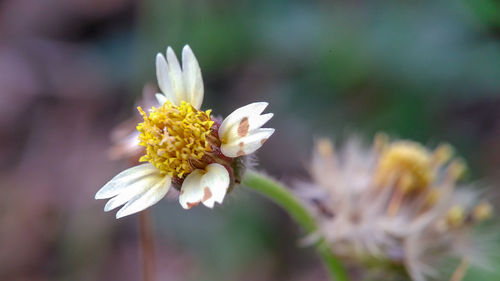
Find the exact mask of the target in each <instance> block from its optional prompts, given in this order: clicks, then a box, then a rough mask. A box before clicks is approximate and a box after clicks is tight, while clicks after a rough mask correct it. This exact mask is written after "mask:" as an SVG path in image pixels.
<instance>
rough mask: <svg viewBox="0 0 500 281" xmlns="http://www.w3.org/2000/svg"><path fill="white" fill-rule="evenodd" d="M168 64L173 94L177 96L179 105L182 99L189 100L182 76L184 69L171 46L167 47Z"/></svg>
mask: <svg viewBox="0 0 500 281" xmlns="http://www.w3.org/2000/svg"><path fill="white" fill-rule="evenodd" d="M167 64H168V71H169V77H170V84H171V85H172V89H173V90H174V91H173V95H174V96H175V98H176V101H177V105H179V104H180V103H181V102H182V101H186V102H189V99H188V97H186V94H185V89H184V81H183V78H182V70H181V65H180V64H179V61H178V60H177V56H175V53H174V50H172V48H171V47H168V48H167Z"/></svg>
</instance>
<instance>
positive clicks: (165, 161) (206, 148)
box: [137, 101, 214, 178]
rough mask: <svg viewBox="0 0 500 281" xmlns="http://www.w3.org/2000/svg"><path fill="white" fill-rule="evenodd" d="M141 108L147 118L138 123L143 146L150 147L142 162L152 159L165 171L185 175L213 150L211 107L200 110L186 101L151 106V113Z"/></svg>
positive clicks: (173, 174) (172, 175) (152, 161)
mask: <svg viewBox="0 0 500 281" xmlns="http://www.w3.org/2000/svg"><path fill="white" fill-rule="evenodd" d="M137 109H138V110H139V112H140V113H141V115H142V116H143V118H144V122H142V123H139V125H137V130H138V131H139V132H140V135H139V141H140V143H139V145H142V146H145V147H146V155H144V156H142V157H141V158H140V160H139V161H141V162H145V161H149V162H150V163H151V164H153V165H154V166H155V167H156V168H158V169H159V170H160V171H161V172H162V173H164V174H167V175H169V176H171V177H178V178H182V177H184V176H185V175H187V174H189V173H190V172H192V171H193V170H194V169H195V168H194V167H193V165H192V162H196V161H197V160H200V159H201V158H202V157H203V156H204V155H205V154H206V153H208V152H211V151H212V148H211V146H210V142H209V141H208V140H207V137H208V136H209V135H210V133H211V127H212V125H213V124H214V121H212V120H211V119H210V110H207V111H206V112H204V111H200V110H197V109H195V108H194V107H193V106H192V105H191V104H189V103H187V102H184V101H183V102H182V103H181V105H180V106H175V105H173V104H172V103H171V102H169V101H168V102H166V103H165V104H163V105H162V106H161V107H158V108H156V107H153V108H151V110H150V111H149V115H148V114H146V113H145V112H144V111H143V110H142V108H141V107H138V108H137ZM198 162H199V161H198Z"/></svg>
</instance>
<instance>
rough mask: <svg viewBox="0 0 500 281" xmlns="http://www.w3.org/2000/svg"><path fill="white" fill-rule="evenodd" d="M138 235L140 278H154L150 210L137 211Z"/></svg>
mask: <svg viewBox="0 0 500 281" xmlns="http://www.w3.org/2000/svg"><path fill="white" fill-rule="evenodd" d="M139 236H140V240H141V241H140V248H141V257H142V280H143V281H154V280H155V252H154V231H153V222H152V220H151V214H150V210H149V209H146V210H144V211H142V212H139Z"/></svg>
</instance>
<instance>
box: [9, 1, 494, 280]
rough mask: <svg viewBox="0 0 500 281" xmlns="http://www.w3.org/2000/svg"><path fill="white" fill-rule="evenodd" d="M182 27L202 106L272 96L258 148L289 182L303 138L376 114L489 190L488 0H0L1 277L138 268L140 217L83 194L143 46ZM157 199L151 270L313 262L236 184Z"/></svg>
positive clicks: (101, 178) (98, 178)
mask: <svg viewBox="0 0 500 281" xmlns="http://www.w3.org/2000/svg"><path fill="white" fill-rule="evenodd" d="M184 44H190V46H191V47H192V49H193V50H194V52H195V54H196V55H197V58H198V60H199V62H200V65H201V68H202V73H203V78H204V81H205V92H206V94H205V97H206V98H205V101H204V108H212V109H213V110H214V112H215V113H216V114H220V115H227V114H229V113H230V112H231V111H232V110H233V109H235V108H237V107H239V106H242V105H244V104H246V103H249V102H253V101H268V102H269V103H270V106H269V111H270V112H274V113H275V117H274V118H273V120H272V121H271V122H270V126H271V127H274V128H276V130H277V133H276V134H275V135H274V136H273V138H272V139H271V140H270V141H269V142H267V143H266V145H265V146H264V147H263V149H262V150H260V151H259V153H258V155H259V160H260V161H259V163H260V168H262V169H265V170H267V171H268V172H269V173H270V174H272V175H274V176H276V177H277V178H279V179H282V180H283V181H284V182H290V181H292V180H293V179H297V178H307V173H306V169H305V166H306V163H307V161H308V155H309V152H310V150H311V147H310V146H311V144H312V142H313V140H314V138H316V137H320V136H330V137H335V139H337V140H342V139H343V138H345V137H346V136H349V135H350V134H358V135H360V136H362V137H365V138H366V139H367V140H369V139H370V138H371V137H372V136H373V134H374V133H375V132H377V131H379V130H383V131H386V132H388V133H390V134H391V135H393V136H396V137H402V138H411V139H414V140H418V141H422V142H424V143H426V144H429V145H431V146H433V145H436V144H438V143H439V142H441V141H448V142H450V143H452V144H453V145H454V146H455V148H456V149H457V151H458V152H459V153H460V154H461V155H462V156H463V157H464V158H465V159H466V160H467V162H468V163H469V166H470V173H469V178H470V180H473V181H478V183H479V186H481V187H483V186H485V187H486V186H489V187H490V190H492V191H493V193H495V192H496V191H495V186H496V183H497V182H498V180H500V178H499V176H498V171H499V168H500V145H499V144H500V4H499V2H498V1H495V0H479V1H470V0H459V1H452V0H443V1H432V0H424V1H417V2H415V1H400V0H399V1H392V0H359V1H309V2H302V1H284V0H278V1H265V0H257V1H237V2H235V1H227V0H217V1H201V0H194V1H182V0H168V1H161V0H148V1H132V0H107V1H97V0H4V1H1V2H0V93H1V96H0V280H123V281H126V280H139V278H140V270H141V268H140V261H139V257H138V249H137V246H138V245H137V243H138V233H137V217H136V216H130V217H127V218H125V219H121V220H118V221H117V220H115V219H114V215H113V214H112V213H104V212H103V211H102V208H103V205H104V202H103V201H99V202H98V201H95V200H94V199H93V197H94V194H95V192H96V191H97V190H98V189H99V188H100V187H101V186H102V185H103V184H104V183H105V182H106V181H107V180H108V179H110V178H111V177H112V176H113V175H114V174H115V173H116V172H118V171H120V170H121V169H123V168H125V167H127V164H126V163H123V162H120V161H111V160H110V159H109V158H108V155H107V150H108V149H109V146H110V140H109V134H110V131H111V130H112V128H113V127H114V126H116V125H117V124H119V123H120V122H121V121H123V120H126V119H127V118H129V117H130V116H132V115H133V114H134V110H135V109H134V101H135V100H136V99H138V98H139V97H140V94H141V89H142V87H143V85H144V84H146V83H148V82H154V83H156V81H155V74H154V69H155V68H154V57H155V54H156V53H157V52H160V51H162V52H164V50H165V48H166V47H167V46H168V45H171V46H173V47H174V49H175V50H176V52H177V53H180V50H181V48H182V46H183V45H184ZM152 211H153V214H154V221H155V225H156V226H155V230H156V240H157V241H156V242H157V243H156V254H157V259H158V261H157V262H158V268H157V270H158V275H159V278H158V280H325V278H326V275H325V273H324V272H323V268H322V267H321V264H320V263H319V261H318V260H317V259H316V257H315V256H314V253H313V252H312V251H311V250H310V249H306V248H301V247H298V246H297V244H298V240H299V239H300V237H301V232H300V230H299V229H298V228H297V226H296V225H295V224H294V223H293V222H291V221H290V220H289V218H288V216H287V215H286V214H284V213H283V212H282V211H281V210H279V209H278V208H277V207H276V206H274V205H272V204H271V203H269V202H267V201H266V200H264V199H263V198H261V197H260V196H258V195H256V194H253V193H252V192H249V191H246V190H245V189H243V188H241V189H237V190H236V192H235V193H233V194H231V195H230V196H229V197H228V199H227V201H226V202H225V204H224V205H223V206H220V207H217V208H215V210H213V211H212V210H207V209H204V208H201V207H199V208H195V209H193V210H191V211H189V212H187V211H184V210H182V208H181V207H180V206H179V205H178V203H177V202H176V201H175V200H172V199H165V200H163V201H161V203H160V204H157V205H156V206H155V207H153V209H152ZM497 264H499V265H500V260H499V261H498V262H497ZM467 280H500V274H498V273H495V272H493V273H491V272H490V273H484V272H481V271H479V270H472V271H471V272H469V274H468V276H467Z"/></svg>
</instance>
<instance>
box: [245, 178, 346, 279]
mask: <svg viewBox="0 0 500 281" xmlns="http://www.w3.org/2000/svg"><path fill="white" fill-rule="evenodd" d="M242 184H243V185H244V186H246V187H249V188H251V189H253V190H255V191H257V192H259V193H261V194H263V195H265V196H267V197H268V198H270V199H271V200H272V201H273V202H274V203H276V204H278V205H279V206H280V207H281V208H283V209H285V211H287V213H288V214H289V215H290V216H291V217H292V218H293V219H294V220H295V221H296V222H297V223H298V224H299V225H300V226H302V228H304V230H305V231H306V232H307V234H311V233H315V231H316V230H317V225H316V221H315V219H314V217H313V216H312V215H311V214H310V212H309V211H308V210H307V209H306V208H304V206H303V205H302V204H301V203H300V202H299V200H298V199H297V198H296V197H295V196H294V195H293V194H292V193H291V192H290V191H289V190H288V189H287V188H286V187H285V186H283V185H282V184H280V183H278V182H277V181H275V180H273V179H271V178H270V177H269V176H266V175H264V174H262V173H259V172H256V171H251V170H249V171H247V172H246V174H245V177H244V179H243V182H242ZM315 247H316V252H317V253H318V256H319V257H320V258H321V260H322V261H323V263H324V265H325V267H326V268H327V270H328V274H329V277H330V279H331V280H336V281H348V280H349V277H348V275H347V272H346V270H345V268H344V266H343V264H342V262H340V261H339V260H338V259H337V257H335V256H334V255H333V253H332V252H331V250H330V248H329V247H328V246H327V245H326V243H325V241H324V239H318V240H317V242H316V243H315Z"/></svg>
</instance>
